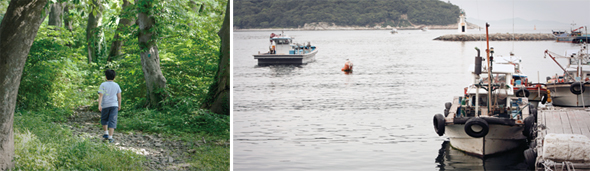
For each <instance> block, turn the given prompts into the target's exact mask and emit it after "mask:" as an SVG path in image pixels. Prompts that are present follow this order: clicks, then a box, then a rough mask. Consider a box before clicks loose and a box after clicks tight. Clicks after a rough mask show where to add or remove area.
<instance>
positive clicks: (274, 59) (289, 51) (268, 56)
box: [253, 33, 318, 66]
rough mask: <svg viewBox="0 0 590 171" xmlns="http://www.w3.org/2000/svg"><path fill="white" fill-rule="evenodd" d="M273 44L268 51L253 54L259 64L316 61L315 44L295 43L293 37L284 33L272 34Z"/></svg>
mask: <svg viewBox="0 0 590 171" xmlns="http://www.w3.org/2000/svg"><path fill="white" fill-rule="evenodd" d="M270 42H271V45H270V47H269V51H268V52H267V53H260V52H258V54H256V55H253V56H254V59H257V60H258V65H259V66H266V65H302V64H307V63H309V62H313V61H315V54H316V53H317V52H318V50H317V49H316V47H315V46H312V45H311V43H309V42H307V45H305V44H299V43H293V38H292V37H289V36H286V35H284V34H280V35H277V34H274V33H272V34H271V35H270Z"/></svg>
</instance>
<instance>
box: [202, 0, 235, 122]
mask: <svg viewBox="0 0 590 171" xmlns="http://www.w3.org/2000/svg"><path fill="white" fill-rule="evenodd" d="M229 27H230V26H229V2H227V7H226V9H225V18H224V20H223V25H222V26H221V30H219V32H218V33H217V34H218V35H219V37H220V38H221V47H220V48H219V52H220V54H219V68H217V74H216V75H215V82H214V83H213V84H211V86H210V87H209V93H208V94H207V99H206V100H205V102H204V103H203V106H202V108H207V109H210V110H211V111H212V112H214V113H219V114H224V115H229V98H230V97H229V81H230V80H229V51H230V49H231V48H230V44H229V41H230V40H229Z"/></svg>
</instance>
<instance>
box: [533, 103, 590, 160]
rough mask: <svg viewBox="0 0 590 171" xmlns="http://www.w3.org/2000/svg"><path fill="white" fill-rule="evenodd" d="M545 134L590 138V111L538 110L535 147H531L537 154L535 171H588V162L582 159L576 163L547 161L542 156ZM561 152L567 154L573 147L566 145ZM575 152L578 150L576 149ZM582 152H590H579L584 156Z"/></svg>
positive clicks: (575, 109)
mask: <svg viewBox="0 0 590 171" xmlns="http://www.w3.org/2000/svg"><path fill="white" fill-rule="evenodd" d="M547 134H569V135H572V134H573V135H584V136H586V137H590V109H584V108H558V107H555V108H551V109H541V110H539V112H538V115H537V136H536V138H535V141H536V145H535V147H531V148H532V149H535V151H536V154H537V157H536V165H535V166H536V170H543V169H545V170H546V169H547V168H549V169H551V170H571V169H572V168H575V170H590V161H585V160H584V159H582V160H576V161H569V160H559V159H552V160H547V158H546V157H544V156H543V145H544V144H543V140H544V139H545V137H546V135H547ZM584 138H585V137H584ZM533 144H534V143H533ZM581 147H586V148H590V144H583V143H582V144H581ZM570 148H571V149H570ZM576 148H579V147H576ZM563 150H564V151H565V152H566V153H568V151H567V150H569V151H570V152H571V151H574V150H573V147H567V145H566V146H564V147H563ZM575 151H580V150H579V149H576V150H575ZM584 151H590V150H581V153H582V154H584ZM586 153H587V152H586ZM525 155H526V152H525ZM570 156H571V154H570ZM587 158H588V157H586V160H587ZM546 167H547V168H546ZM568 168H569V169H568Z"/></svg>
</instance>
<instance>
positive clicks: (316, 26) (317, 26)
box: [233, 22, 479, 32]
mask: <svg viewBox="0 0 590 171" xmlns="http://www.w3.org/2000/svg"><path fill="white" fill-rule="evenodd" d="M423 28H426V29H428V30H457V29H459V28H458V23H455V24H449V25H413V26H408V27H391V26H387V27H382V26H373V27H369V26H364V27H363V26H338V25H336V24H334V23H332V24H328V23H325V22H319V23H306V24H305V25H304V26H303V27H299V28H251V29H240V28H235V27H234V28H233V31H237V32H247V31H277V30H278V31H282V30H285V31H322V30H326V31H333V30H392V29H396V30H421V29H423ZM477 28H479V26H477V25H475V24H472V23H469V22H467V29H477Z"/></svg>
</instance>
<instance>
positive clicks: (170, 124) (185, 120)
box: [117, 102, 230, 139]
mask: <svg viewBox="0 0 590 171" xmlns="http://www.w3.org/2000/svg"><path fill="white" fill-rule="evenodd" d="M178 103H182V102H178ZM185 103H189V104H190V103H191V102H185ZM176 107H178V108H173V107H170V108H168V110H166V112H164V111H156V110H146V109H135V110H127V111H119V117H118V123H117V130H121V131H125V130H142V131H144V132H149V133H168V134H181V133H189V134H196V133H208V134H210V135H214V136H220V137H222V139H229V132H230V130H229V122H230V120H229V116H226V115H218V114H214V113H210V112H208V111H205V110H201V109H198V108H196V106H193V108H189V107H190V106H184V105H182V106H181V105H177V106H176Z"/></svg>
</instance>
